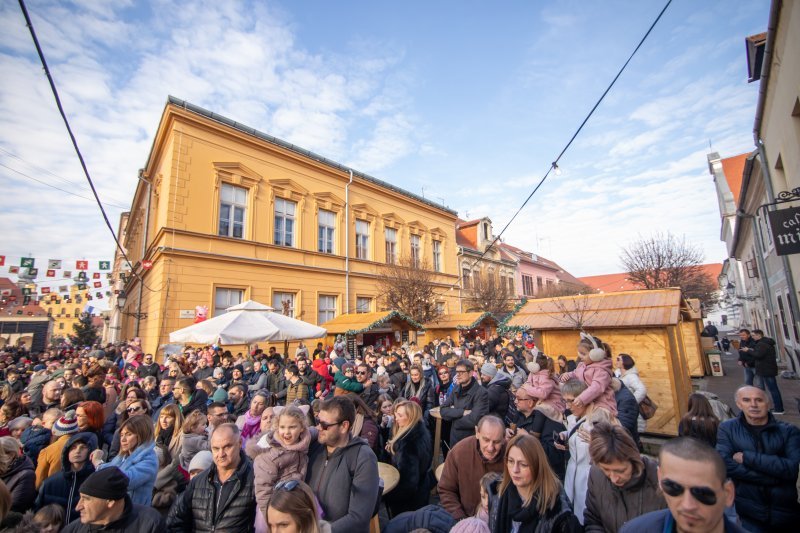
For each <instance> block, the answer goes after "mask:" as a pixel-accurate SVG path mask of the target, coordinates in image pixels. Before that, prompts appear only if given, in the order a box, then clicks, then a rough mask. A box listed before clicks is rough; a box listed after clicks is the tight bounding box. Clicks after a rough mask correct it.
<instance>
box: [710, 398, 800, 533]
mask: <svg viewBox="0 0 800 533" xmlns="http://www.w3.org/2000/svg"><path fill="white" fill-rule="evenodd" d="M758 430H760V432H759V431H758ZM717 451H718V452H719V453H720V455H722V459H723V460H724V461H725V466H726V467H727V469H728V477H730V478H731V479H732V480H733V482H734V484H735V485H736V512H737V513H739V515H741V516H743V517H745V518H747V519H748V520H750V521H753V522H756V523H760V524H763V525H764V527H765V528H772V529H783V528H787V529H793V528H794V527H796V526H797V519H798V517H799V516H800V504H798V502H797V488H796V482H797V469H798V465H800V429H798V428H797V427H796V426H793V425H791V424H787V423H785V422H778V421H777V420H775V417H773V416H772V414H770V415H769V421H768V422H767V424H766V426H760V427H757V428H754V427H753V426H749V425H748V424H747V422H746V421H745V418H744V414H743V413H742V414H739V417H738V418H733V419H731V420H726V421H725V422H723V423H722V424H720V426H719V430H718V431H717ZM737 452H743V459H744V460H743V462H742V464H739V463H737V462H736V461H734V460H733V455H734V454H735V453H737Z"/></svg>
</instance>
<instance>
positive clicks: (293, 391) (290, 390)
mask: <svg viewBox="0 0 800 533" xmlns="http://www.w3.org/2000/svg"><path fill="white" fill-rule="evenodd" d="M295 400H308V385H306V384H305V383H304V382H303V379H302V378H300V379H298V380H297V383H292V382H291V381H290V380H287V381H286V405H291V404H292V403H293V402H294V401H295Z"/></svg>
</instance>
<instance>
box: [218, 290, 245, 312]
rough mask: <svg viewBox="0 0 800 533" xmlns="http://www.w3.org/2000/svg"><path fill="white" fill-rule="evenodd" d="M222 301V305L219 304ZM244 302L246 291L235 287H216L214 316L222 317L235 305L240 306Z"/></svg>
mask: <svg viewBox="0 0 800 533" xmlns="http://www.w3.org/2000/svg"><path fill="white" fill-rule="evenodd" d="M220 301H222V303H219V302H220ZM243 301H244V289H236V288H233V287H215V288H214V311H213V314H212V316H220V315H222V314H224V313H225V311H226V310H227V309H228V308H229V307H231V306H234V305H239V304H240V303H242V302H243Z"/></svg>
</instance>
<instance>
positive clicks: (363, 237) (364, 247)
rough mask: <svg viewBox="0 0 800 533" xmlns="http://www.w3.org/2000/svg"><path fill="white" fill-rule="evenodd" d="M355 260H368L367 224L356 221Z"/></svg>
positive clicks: (364, 221) (363, 221)
mask: <svg viewBox="0 0 800 533" xmlns="http://www.w3.org/2000/svg"><path fill="white" fill-rule="evenodd" d="M356 259H364V260H369V222H368V221H366V220H358V219H356Z"/></svg>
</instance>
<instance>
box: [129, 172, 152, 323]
mask: <svg viewBox="0 0 800 533" xmlns="http://www.w3.org/2000/svg"><path fill="white" fill-rule="evenodd" d="M138 177H139V180H140V181H143V182H144V183H146V184H147V209H146V210H145V215H144V235H143V237H142V258H141V259H140V260H139V264H141V262H142V261H144V260H145V259H146V257H145V254H147V239H149V238H150V236H149V230H150V202H151V199H152V198H153V195H152V194H151V191H150V186H151V184H150V181H149V180H147V179H145V177H144V169H139V176H138ZM139 270H140V272H141V276H142V278H144V269H142V268H140V269H139ZM143 291H144V282H143V279H140V280H139V298H138V301H137V303H136V325H135V327H134V334H133V336H134V337H138V336H139V326H140V323H141V321H142V318H141V317H142V292H143Z"/></svg>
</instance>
